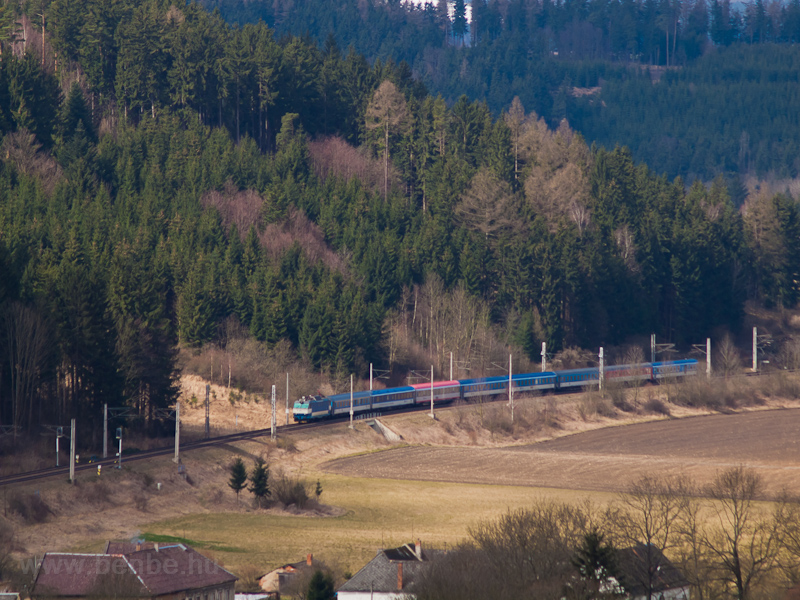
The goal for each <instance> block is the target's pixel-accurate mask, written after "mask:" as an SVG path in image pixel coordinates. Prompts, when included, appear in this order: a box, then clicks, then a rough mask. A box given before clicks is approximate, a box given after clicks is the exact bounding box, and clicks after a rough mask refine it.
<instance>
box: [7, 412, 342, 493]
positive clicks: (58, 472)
mask: <svg viewBox="0 0 800 600" xmlns="http://www.w3.org/2000/svg"><path fill="white" fill-rule="evenodd" d="M324 425H327V423H312V424H310V425H286V426H283V427H281V428H280V429H279V431H280V432H281V433H284V434H286V433H290V432H292V431H297V430H308V429H314V427H315V426H317V427H319V426H324ZM270 433H271V430H270V429H254V430H252V431H242V432H238V433H231V434H228V435H220V436H216V437H210V438H207V439H204V440H197V441H193V442H186V443H185V444H181V448H180V451H181V453H183V452H189V451H191V450H200V449H202V448H209V447H213V446H221V445H223V444H230V443H232V442H241V441H245V440H251V439H254V438H259V437H264V436H268V435H270ZM174 452H175V446H165V447H163V448H153V449H152V450H144V451H142V452H136V453H134V454H128V455H124V456H123V457H122V459H123V464H125V463H128V462H134V461H139V460H147V459H150V458H156V457H159V456H169V455H171V454H174ZM116 461H117V459H116V457H114V458H106V459H101V460H98V461H96V462H92V463H82V464H77V465H75V473H80V472H81V471H91V470H95V469H97V467H98V466H100V465H102V466H104V467H107V466H113V465H115V464H116ZM58 476H62V477H69V465H67V466H63V467H50V468H47V469H39V470H37V471H26V472H25V473H16V474H13V475H6V476H5V477H0V487H3V486H7V485H14V484H17V483H26V482H31V481H37V480H39V479H46V478H50V477H58Z"/></svg>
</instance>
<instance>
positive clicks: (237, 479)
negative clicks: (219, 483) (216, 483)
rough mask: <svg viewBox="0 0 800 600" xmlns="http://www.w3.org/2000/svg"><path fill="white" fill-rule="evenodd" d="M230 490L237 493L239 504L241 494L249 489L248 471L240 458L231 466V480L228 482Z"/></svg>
mask: <svg viewBox="0 0 800 600" xmlns="http://www.w3.org/2000/svg"><path fill="white" fill-rule="evenodd" d="M228 485H229V486H230V488H231V489H232V490H233V491H234V492H236V503H237V504H238V503H239V492H241V491H242V490H243V489H244V488H246V487H247V469H246V468H245V466H244V462H242V459H241V458H239V457H236V460H235V461H233V464H232V465H231V478H230V479H229V480H228Z"/></svg>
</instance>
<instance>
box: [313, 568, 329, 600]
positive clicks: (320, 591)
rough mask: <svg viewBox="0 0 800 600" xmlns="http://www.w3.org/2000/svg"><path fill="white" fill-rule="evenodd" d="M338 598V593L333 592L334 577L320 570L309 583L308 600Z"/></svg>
mask: <svg viewBox="0 0 800 600" xmlns="http://www.w3.org/2000/svg"><path fill="white" fill-rule="evenodd" d="M335 597H336V592H334V591H333V577H331V576H330V575H329V574H326V573H323V572H322V571H320V570H319V569H318V570H316V571H315V572H314V575H312V576H311V581H310V582H309V583H308V594H307V595H306V598H307V599H308V600H333V598H335Z"/></svg>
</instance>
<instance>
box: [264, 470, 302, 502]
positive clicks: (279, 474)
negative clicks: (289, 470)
mask: <svg viewBox="0 0 800 600" xmlns="http://www.w3.org/2000/svg"><path fill="white" fill-rule="evenodd" d="M270 483H271V486H270V487H271V490H272V497H273V498H274V499H275V500H277V501H278V502H280V503H281V504H283V505H284V506H289V505H292V504H294V505H295V506H297V507H298V508H305V507H306V505H307V504H308V502H309V500H310V499H311V494H310V491H309V487H310V486H309V484H308V483H307V482H306V481H304V480H302V479H300V478H299V477H289V476H288V475H286V474H285V473H284V472H283V471H280V470H278V471H276V472H275V475H274V476H273V477H272V481H271V482H270Z"/></svg>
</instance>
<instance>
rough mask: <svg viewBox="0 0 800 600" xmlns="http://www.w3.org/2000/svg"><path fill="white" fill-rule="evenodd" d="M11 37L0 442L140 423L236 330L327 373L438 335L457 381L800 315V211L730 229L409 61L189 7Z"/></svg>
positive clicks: (762, 212) (4, 117)
mask: <svg viewBox="0 0 800 600" xmlns="http://www.w3.org/2000/svg"><path fill="white" fill-rule="evenodd" d="M367 6H371V5H367ZM387 6H388V8H387V10H389V9H391V10H400V8H398V7H397V6H395V5H392V4H391V3H390V4H389V5H387ZM393 6H394V8H392V7H393ZM370 10H371V9H370ZM375 10H378V9H375ZM487 10H489V9H487ZM553 10H555V8H554V9H553ZM296 12H298V11H295V13H296ZM290 13H293V11H289V10H288V9H287V11H286V14H290ZM293 14H294V13H293ZM343 14H345V13H343ZM409 18H410V17H409ZM501 22H506V21H503V19H501ZM455 23H456V21H453V22H451V25H452V26H453V27H455ZM353 27H354V28H356V26H355V25H353ZM437 31H439V32H440V33H441V30H437ZM449 35H450V34H449ZM486 35H487V36H489V35H490V34H489V33H488V29H487V33H486ZM498 35H500V34H498ZM503 35H505V34H503ZM520 35H521V34H520ZM0 37H2V42H0V48H1V49H2V55H1V56H0V61H1V62H0V132H2V142H1V143H0V315H1V316H2V319H1V320H0V321H1V323H0V325H1V326H2V330H0V339H1V340H2V345H0V425H4V426H7V425H17V426H20V427H22V428H24V429H31V428H33V427H35V426H36V424H38V423H43V422H63V421H64V420H65V419H67V418H69V417H74V416H76V415H79V416H80V417H81V421H82V423H83V426H84V427H86V428H87V429H88V430H90V431H92V433H93V435H97V431H98V430H101V428H99V427H98V426H97V423H98V422H99V421H100V419H101V415H102V410H101V407H102V404H103V403H108V404H109V405H112V406H120V405H128V406H131V407H133V408H135V409H136V411H137V412H138V414H139V415H140V416H141V418H142V419H144V420H145V421H146V422H148V423H151V422H155V421H157V416H158V409H159V408H164V407H166V406H169V405H170V404H171V403H173V402H174V400H175V396H176V389H177V387H176V376H177V362H176V361H177V355H178V351H179V348H185V349H199V348H202V347H203V346H204V345H207V344H214V343H219V342H220V338H221V337H222V336H223V335H224V331H225V328H226V326H227V325H226V324H230V323H238V324H241V327H243V328H244V329H245V330H246V331H247V332H248V335H250V336H252V337H253V338H254V339H256V340H258V341H259V342H261V343H263V344H265V345H266V346H267V347H271V346H274V345H276V344H284V345H288V347H289V348H290V349H291V352H293V353H294V354H296V355H297V356H298V357H300V358H301V359H302V360H303V361H305V363H306V364H307V366H308V368H309V369H313V370H316V371H320V372H325V373H328V374H330V375H331V376H332V377H337V376H338V377H340V376H342V375H344V374H349V373H351V372H354V373H356V374H357V375H359V376H364V375H366V374H367V372H368V369H369V363H370V362H372V363H375V364H376V365H379V366H381V367H382V368H386V369H389V368H392V367H393V366H394V365H395V360H396V356H395V345H394V339H395V335H394V334H395V332H396V331H398V328H402V327H406V328H411V329H414V330H415V332H416V334H417V335H418V337H419V339H420V343H421V344H423V345H425V346H429V347H431V348H433V347H435V349H436V352H437V353H439V354H440V355H441V356H444V353H445V352H446V351H448V352H449V351H450V350H453V345H455V344H456V342H453V340H452V338H447V339H445V338H446V336H444V334H440V332H439V330H438V329H437V327H438V325H437V323H441V322H444V321H447V322H451V323H459V324H460V323H463V326H459V329H458V331H459V332H461V333H463V332H472V334H470V335H471V337H470V339H469V340H467V341H465V342H464V343H463V344H462V343H459V344H458V345H459V348H460V350H461V351H462V352H466V353H467V358H469V357H470V356H475V355H478V354H480V353H482V352H485V351H486V348H487V344H488V342H486V341H485V340H486V339H488V338H487V335H488V334H487V335H482V336H478V335H477V334H475V333H474V332H475V331H477V325H476V324H478V323H479V324H480V325H481V326H482V327H483V330H482V331H484V333H485V332H486V331H489V332H491V336H490V337H492V338H493V339H495V340H497V343H499V344H500V345H501V346H503V347H505V348H508V347H509V346H512V347H514V348H518V349H520V351H522V352H525V353H527V354H528V356H529V357H530V358H531V359H536V358H537V357H538V353H539V350H540V347H541V343H542V342H547V344H548V348H549V349H550V350H551V351H557V350H559V349H563V348H566V347H571V346H580V347H585V348H595V347H597V346H599V345H615V344H622V343H624V342H625V341H626V340H628V339H630V338H631V336H637V335H649V334H650V333H651V332H656V333H657V335H658V336H659V338H660V339H663V340H669V341H672V342H675V343H677V344H679V345H684V346H686V345H689V344H692V343H697V342H701V341H703V340H704V339H705V337H706V336H707V335H709V334H711V333H712V332H715V333H718V332H722V331H736V330H737V328H738V327H739V325H740V323H741V320H742V317H743V308H744V303H745V301H747V300H753V301H756V302H761V303H764V304H765V305H767V306H773V307H794V306H796V305H797V302H798V300H800V206H798V203H797V201H796V199H794V198H792V197H791V196H790V195H788V194H779V195H775V196H773V195H768V194H760V195H751V196H750V197H749V198H748V200H747V204H746V205H745V208H744V210H739V208H738V207H737V206H735V204H734V202H733V201H732V200H731V196H730V193H729V191H728V190H729V185H728V182H726V181H725V180H724V178H722V177H717V178H715V179H713V181H709V183H707V184H706V185H704V184H703V183H701V181H700V180H697V181H695V182H694V183H693V184H692V185H687V184H686V182H685V180H683V179H681V178H677V179H671V178H668V177H667V176H665V175H661V174H659V173H660V172H661V169H658V170H651V168H650V167H649V166H648V165H647V164H646V163H641V162H638V161H637V160H635V158H634V155H633V154H632V152H631V151H629V150H627V149H624V148H619V147H617V148H614V149H606V148H603V147H594V146H590V145H588V144H587V142H586V141H585V139H584V137H582V136H581V135H580V134H579V133H578V132H577V131H575V130H574V129H572V128H571V127H570V125H569V124H568V122H567V121H560V120H559V124H558V126H557V127H552V123H548V120H547V119H545V118H543V117H539V116H538V115H537V114H536V113H535V112H534V109H535V110H536V112H538V111H539V110H540V109H541V107H540V106H538V105H537V102H536V100H535V99H534V100H533V101H532V103H531V105H528V104H526V102H525V101H524V100H521V99H516V100H514V101H513V102H510V101H509V103H508V104H509V105H508V106H507V107H505V109H504V110H503V111H502V112H493V110H492V106H490V104H489V103H487V102H486V101H484V100H472V99H470V98H469V97H467V96H464V95H461V96H459V97H458V98H456V99H454V100H452V101H450V102H448V101H446V100H445V98H444V96H442V95H436V96H434V95H432V94H431V93H430V92H429V91H428V88H427V87H426V78H425V77H424V76H423V77H419V76H415V72H416V68H415V69H414V70H412V68H411V67H409V66H408V64H407V63H405V62H402V61H400V62H395V61H394V60H392V59H384V58H376V59H374V60H368V59H367V58H365V56H364V55H362V54H359V53H358V51H357V50H356V49H354V48H351V47H348V49H346V50H344V49H343V48H342V47H340V45H339V44H338V43H337V40H336V38H335V37H331V36H328V37H326V38H325V39H324V40H323V41H317V40H315V39H314V38H313V37H310V36H305V35H304V36H303V37H297V36H294V35H292V34H289V33H281V34H276V33H275V31H274V30H273V29H271V28H270V27H269V26H268V25H267V24H266V23H264V22H263V21H262V22H258V23H255V24H252V23H248V24H243V25H241V26H238V25H230V24H228V23H227V22H226V21H224V20H223V16H222V14H221V13H220V12H219V11H217V12H208V11H207V10H206V9H205V8H204V7H203V6H201V5H199V4H196V3H187V4H185V5H184V4H182V3H178V4H175V3H172V2H169V1H166V0H116V1H107V0H87V1H86V2H74V1H72V0H53V1H52V2H48V1H47V0H41V1H38V2H32V3H30V4H29V5H28V4H26V5H22V6H20V7H17V6H16V5H14V4H12V3H9V4H6V5H4V7H3V13H2V15H0ZM442 39H444V35H442ZM498 39H499V38H498ZM411 43H412V42H411V41H409V44H411ZM448 43H449V44H450V47H448V49H447V53H451V52H454V53H455V52H459V51H464V52H466V51H467V48H464V47H460V46H459V44H458V43H453V42H452V40H451V42H448ZM479 47H480V43H478V44H477V45H476V46H475V50H477V49H478V48H479ZM676 47H677V46H676ZM776 48H777V46H776ZM781 48H782V49H781V50H780V51H781V52H786V53H790V50H791V48H790V47H788V46H786V47H781ZM470 51H471V50H470ZM731 51H736V52H741V53H743V54H746V52H745V49H743V48H738V49H732V50H731ZM776 51H778V50H776ZM791 51H793V50H791ZM641 52H644V50H641ZM650 52H654V50H650ZM671 52H672V54H671V56H672V55H676V56H678V55H681V54H680V53H679V52H678V51H677V50H675V51H671ZM684 54H685V53H684ZM448 55H449V54H448ZM521 56H522V58H523V59H524V60H527V59H526V58H525V57H526V56H528V57H529V58H530V57H531V56H533V57H534V58H535V56H536V55H535V54H533V55H530V54H525V53H522V54H521ZM659 56H662V55H659V54H658V53H657V52H656V58H655V59H654V61H655V62H657V61H658V60H662V59H661V58H659ZM720 56H721V54H720ZM748 56H758V54H757V53H756V54H753V55H748ZM534 58H530V60H534ZM690 58H691V57H689V56H688V54H686V58H685V60H686V61H690ZM712 59H714V60H716V59H715V58H714V55H710V58H709V60H712ZM465 60H466V59H465ZM676 60H677V59H676ZM682 60H683V59H682ZM702 60H705V59H697V62H695V63H694V64H695V65H697V64H700V61H702ZM747 60H751V59H749V58H748V59H747ZM752 60H761V59H758V58H753V59H752ZM764 60H766V59H764ZM787 60H790V59H788V58H787ZM543 64H545V68H550V67H547V66H546V65H548V64H549V65H551V66H552V65H556V66H553V68H554V69H555V68H558V69H567V70H568V69H579V70H580V69H582V68H583V66H582V63H580V62H574V63H572V64H566V65H562V64H560V63H555V62H552V61H551V59H546V60H544V61H543ZM669 64H670V65H672V64H673V62H672V59H670V62H669ZM606 65H607V66H605V67H598V68H600V69H601V70H603V69H605V70H607V71H608V72H611V71H614V70H615V69H620V68H622V67H620V66H619V64H618V63H615V62H609V63H606ZM754 68H755V67H754ZM775 68H776V69H777V68H778V67H777V66H776V67H775ZM465 69H466V70H467V72H469V71H470V67H469V66H467V67H465ZM785 69H786V72H787V73H788V71H789V67H788V66H785ZM688 72H689V68H687V69H686V70H685V71H681V72H676V73H675V74H674V82H675V85H690V83H688V82H686V81H684V80H682V79H681V77H683V76H684V75H683V74H682V73H688ZM577 73H578V71H576V77H577ZM740 75H741V76H742V77H745V76H746V74H740ZM747 76H749V75H747ZM670 77H673V75H670ZM787 77H788V75H787ZM753 78H754V79H755V76H753ZM720 79H724V76H722V75H720ZM785 82H786V81H785V80H778V81H776V82H774V83H775V84H776V85H780V84H782V83H785ZM711 83H713V82H711ZM620 85H621V84H620ZM625 85H640V83H639V82H638V80H634V81H633V82H632V83H631V82H628V83H626V84H625ZM648 85H652V84H649V83H648ZM510 91H512V92H513V88H511V89H510ZM609 93H612V92H611V91H609ZM643 93H644V92H643ZM698 93H699V91H698ZM704 93H705V92H704ZM520 96H521V95H520ZM448 97H449V96H448ZM512 97H513V96H512ZM556 99H557V97H556ZM644 103H645V101H644V100H643V102H642V106H644ZM609 110H611V107H610V108H609ZM631 110H633V109H631ZM643 110H644V109H643ZM544 112H546V111H542V113H544ZM589 112H591V111H589V109H587V114H589ZM551 114H552V113H551ZM587 118H588V117H587ZM598 118H599V119H605V118H606V117H604V116H602V114H601V116H600V117H598ZM664 118H666V116H664ZM742 118H743V117H742ZM629 125H632V124H629ZM708 127H709V128H713V125H712V124H708ZM754 131H755V129H754ZM679 134H680V132H679V131H677V130H676V132H675V135H679ZM687 135H688V133H687ZM737 135H738V134H737ZM651 139H654V137H653V136H651ZM776 139H777V138H776ZM782 139H783V138H782ZM786 139H788V138H786ZM679 142H680V143H683V142H682V140H679ZM787 143H788V142H787ZM775 144H779V142H778V141H775ZM709 160H710V159H709ZM748 160H753V161H757V160H758V159H757V158H756V156H755V155H753V157H752V158H750V159H748ZM785 160H786V161H787V164H789V163H790V162H791V160H796V158H792V157H791V156H789V155H787V156H786V157H785ZM712 162H713V161H712ZM792 164H794V163H792ZM681 168H685V165H682V167H681ZM423 297H424V298H425V299H426V302H427V309H426V310H427V313H426V315H427V317H426V320H424V321H423V319H422V317H421V316H419V315H418V312H419V313H420V315H421V314H422V308H421V306H422V298H423ZM415 328H416V329H415ZM478 338H480V339H478ZM481 340H484V341H481ZM410 366H412V367H413V366H416V365H410ZM422 366H423V368H424V367H427V364H425V365H422ZM312 391H313V390H308V392H312Z"/></svg>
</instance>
